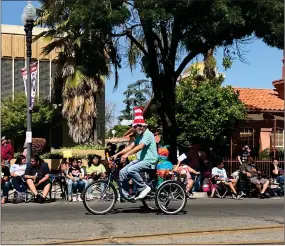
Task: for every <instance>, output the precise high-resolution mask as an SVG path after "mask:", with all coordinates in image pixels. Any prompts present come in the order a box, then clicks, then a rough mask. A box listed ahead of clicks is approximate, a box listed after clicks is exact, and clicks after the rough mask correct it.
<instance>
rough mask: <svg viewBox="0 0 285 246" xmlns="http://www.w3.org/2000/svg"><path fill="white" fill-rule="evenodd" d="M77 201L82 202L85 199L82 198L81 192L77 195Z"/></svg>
mask: <svg viewBox="0 0 285 246" xmlns="http://www.w3.org/2000/svg"><path fill="white" fill-rule="evenodd" d="M77 201H78V202H82V201H83V200H82V198H81V194H78V195H77Z"/></svg>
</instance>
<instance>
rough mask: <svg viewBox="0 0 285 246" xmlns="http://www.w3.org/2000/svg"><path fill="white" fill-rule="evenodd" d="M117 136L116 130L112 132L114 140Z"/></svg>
mask: <svg viewBox="0 0 285 246" xmlns="http://www.w3.org/2000/svg"><path fill="white" fill-rule="evenodd" d="M115 134H116V130H112V135H113V138H114V137H115Z"/></svg>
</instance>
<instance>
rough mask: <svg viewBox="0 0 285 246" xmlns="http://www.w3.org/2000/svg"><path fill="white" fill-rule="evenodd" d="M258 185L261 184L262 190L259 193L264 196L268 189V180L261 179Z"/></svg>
mask: <svg viewBox="0 0 285 246" xmlns="http://www.w3.org/2000/svg"><path fill="white" fill-rule="evenodd" d="M260 183H261V184H262V190H261V193H262V194H264V193H265V192H266V190H267V188H268V185H269V180H268V179H261V180H260Z"/></svg>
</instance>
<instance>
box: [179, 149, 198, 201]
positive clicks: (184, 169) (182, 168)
mask: <svg viewBox="0 0 285 246" xmlns="http://www.w3.org/2000/svg"><path fill="white" fill-rule="evenodd" d="M174 171H175V172H178V173H179V175H185V176H186V180H187V184H186V192H187V196H188V197H189V198H195V197H194V195H193V193H192V191H191V189H192V187H193V185H194V180H193V179H192V176H191V173H194V174H196V175H199V174H200V172H197V171H196V170H194V169H193V168H191V167H189V166H188V159H187V157H186V155H185V154H182V155H181V156H179V158H178V163H177V166H176V168H175V170H174Z"/></svg>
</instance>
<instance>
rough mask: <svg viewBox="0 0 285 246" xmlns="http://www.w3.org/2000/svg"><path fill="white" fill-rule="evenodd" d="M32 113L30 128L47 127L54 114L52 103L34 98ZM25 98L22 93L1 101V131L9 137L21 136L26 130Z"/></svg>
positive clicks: (42, 128) (43, 128)
mask: <svg viewBox="0 0 285 246" xmlns="http://www.w3.org/2000/svg"><path fill="white" fill-rule="evenodd" d="M33 111H34V112H33V114H32V129H33V130H40V129H41V130H42V131H44V130H45V129H49V127H50V126H51V123H52V119H53V117H54V115H55V108H54V107H53V105H52V104H51V103H50V102H48V101H45V100H41V99H40V100H38V99H36V101H35V105H34V109H33ZM26 112H27V99H26V96H25V94H24V93H19V94H15V97H14V100H13V99H12V97H9V98H6V99H4V100H2V102H1V133H2V135H6V136H9V137H11V138H14V139H15V138H17V137H23V136H24V135H25V132H26V120H27V113H26Z"/></svg>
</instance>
